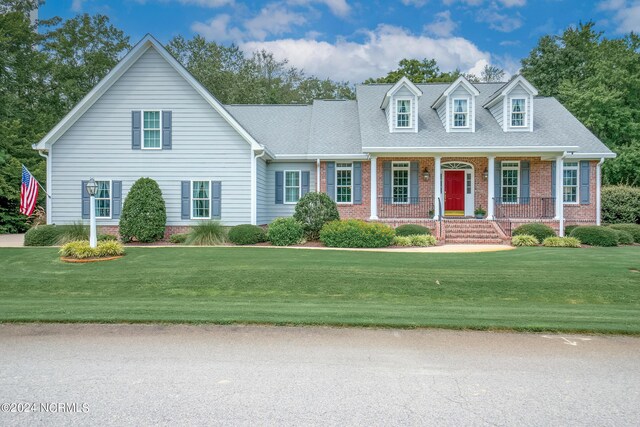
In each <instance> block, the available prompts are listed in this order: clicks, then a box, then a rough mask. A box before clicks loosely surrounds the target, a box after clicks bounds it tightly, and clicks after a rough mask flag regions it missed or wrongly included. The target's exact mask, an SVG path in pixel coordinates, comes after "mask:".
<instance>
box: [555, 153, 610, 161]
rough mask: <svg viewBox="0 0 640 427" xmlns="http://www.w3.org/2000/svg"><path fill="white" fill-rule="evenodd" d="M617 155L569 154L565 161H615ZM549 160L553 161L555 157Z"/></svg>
mask: <svg viewBox="0 0 640 427" xmlns="http://www.w3.org/2000/svg"><path fill="white" fill-rule="evenodd" d="M617 156H618V155H617V154H616V153H569V154H567V156H566V158H567V159H581V160H602V159H615V158H616V157H617ZM551 160H555V157H554V158H553V159H551Z"/></svg>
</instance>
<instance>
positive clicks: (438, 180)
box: [433, 156, 444, 220]
mask: <svg viewBox="0 0 640 427" xmlns="http://www.w3.org/2000/svg"><path fill="white" fill-rule="evenodd" d="M440 160H441V158H440V156H435V157H434V158H433V162H434V169H435V170H434V180H433V219H436V220H437V219H438V217H439V215H440V214H442V215H444V201H443V200H441V199H442V167H441V162H440ZM440 201H442V210H443V212H440Z"/></svg>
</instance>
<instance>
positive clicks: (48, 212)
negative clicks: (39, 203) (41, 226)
mask: <svg viewBox="0 0 640 427" xmlns="http://www.w3.org/2000/svg"><path fill="white" fill-rule="evenodd" d="M52 151H53V150H49V153H47V154H43V153H42V150H38V154H39V155H40V157H44V159H45V166H46V168H47V172H46V174H47V175H46V176H47V183H46V184H47V194H48V196H47V197H46V198H45V203H46V205H45V206H46V212H45V214H46V215H47V224H51V217H52V215H51V205H52V201H51V155H52Z"/></svg>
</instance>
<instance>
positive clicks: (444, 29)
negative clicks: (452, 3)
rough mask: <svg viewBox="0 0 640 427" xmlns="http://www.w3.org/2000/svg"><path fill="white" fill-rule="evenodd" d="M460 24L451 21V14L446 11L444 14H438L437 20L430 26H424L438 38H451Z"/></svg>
mask: <svg viewBox="0 0 640 427" xmlns="http://www.w3.org/2000/svg"><path fill="white" fill-rule="evenodd" d="M457 26H458V24H457V23H456V22H455V21H453V20H452V19H451V12H450V11H448V10H445V11H444V12H439V13H436V19H434V21H433V22H432V23H430V24H427V25H425V26H424V29H425V30H426V31H427V32H429V33H431V34H433V35H436V36H438V37H450V36H451V34H452V33H453V31H454V30H455V29H456V27H457Z"/></svg>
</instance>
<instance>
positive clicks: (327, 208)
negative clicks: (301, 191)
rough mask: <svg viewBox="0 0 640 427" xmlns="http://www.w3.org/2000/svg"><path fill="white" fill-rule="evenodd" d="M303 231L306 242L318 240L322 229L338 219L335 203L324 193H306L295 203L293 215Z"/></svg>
mask: <svg viewBox="0 0 640 427" xmlns="http://www.w3.org/2000/svg"><path fill="white" fill-rule="evenodd" d="M293 218H295V219H296V220H297V221H298V222H299V223H300V224H302V228H303V229H304V235H305V237H306V238H307V240H318V237H320V230H322V227H323V226H324V225H325V224H326V223H328V222H330V221H335V220H338V219H340V214H339V213H338V206H337V205H336V202H334V201H333V200H331V198H330V197H329V196H328V195H327V194H325V193H307V194H305V195H304V196H302V197H301V198H300V200H298V203H296V208H295V212H294V214H293Z"/></svg>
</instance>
